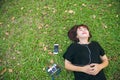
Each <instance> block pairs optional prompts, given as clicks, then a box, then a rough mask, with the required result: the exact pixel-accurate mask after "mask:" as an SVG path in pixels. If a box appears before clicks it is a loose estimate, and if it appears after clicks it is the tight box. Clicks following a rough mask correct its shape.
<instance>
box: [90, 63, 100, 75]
mask: <svg viewBox="0 0 120 80" xmlns="http://www.w3.org/2000/svg"><path fill="white" fill-rule="evenodd" d="M90 66H91V71H90V72H91V75H97V74H98V73H99V72H100V71H101V70H102V68H101V65H100V64H97V63H92V64H90Z"/></svg>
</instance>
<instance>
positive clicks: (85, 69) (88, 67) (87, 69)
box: [80, 65, 92, 75]
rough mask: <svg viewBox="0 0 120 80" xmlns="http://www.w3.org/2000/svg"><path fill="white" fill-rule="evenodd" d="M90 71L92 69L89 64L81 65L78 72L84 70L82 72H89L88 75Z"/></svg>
mask: <svg viewBox="0 0 120 80" xmlns="http://www.w3.org/2000/svg"><path fill="white" fill-rule="evenodd" d="M91 71H92V68H91V66H90V65H86V66H83V67H81V69H80V72H84V73H86V74H89V75H91V74H92V73H91Z"/></svg>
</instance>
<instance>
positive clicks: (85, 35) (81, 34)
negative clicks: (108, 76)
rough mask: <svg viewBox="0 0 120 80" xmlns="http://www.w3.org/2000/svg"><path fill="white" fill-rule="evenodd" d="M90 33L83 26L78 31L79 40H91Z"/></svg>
mask: <svg viewBox="0 0 120 80" xmlns="http://www.w3.org/2000/svg"><path fill="white" fill-rule="evenodd" d="M89 37H90V35H89V31H88V29H87V28H86V27H84V26H81V27H79V28H78V29H77V38H89Z"/></svg>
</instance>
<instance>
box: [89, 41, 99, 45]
mask: <svg viewBox="0 0 120 80" xmlns="http://www.w3.org/2000/svg"><path fill="white" fill-rule="evenodd" d="M91 43H92V44H95V45H99V43H98V42H97V41H91Z"/></svg>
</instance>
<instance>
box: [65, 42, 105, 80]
mask: <svg viewBox="0 0 120 80" xmlns="http://www.w3.org/2000/svg"><path fill="white" fill-rule="evenodd" d="M104 54H105V53H104V50H103V48H102V47H101V46H100V45H99V43H98V42H95V41H92V42H90V43H89V44H78V43H72V44H71V45H70V46H69V47H68V49H67V50H66V52H65V54H64V55H63V58H64V59H67V60H68V61H70V62H71V63H72V64H74V65H77V66H85V65H88V64H91V63H101V62H102V61H101V59H100V56H103V55H104ZM74 75H75V80H106V79H105V76H104V73H103V71H102V70H101V71H100V73H99V74H97V75H96V76H91V75H88V74H85V73H82V72H74ZM96 77H97V78H96ZM93 78H94V79H93ZM99 78H100V79H99Z"/></svg>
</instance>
